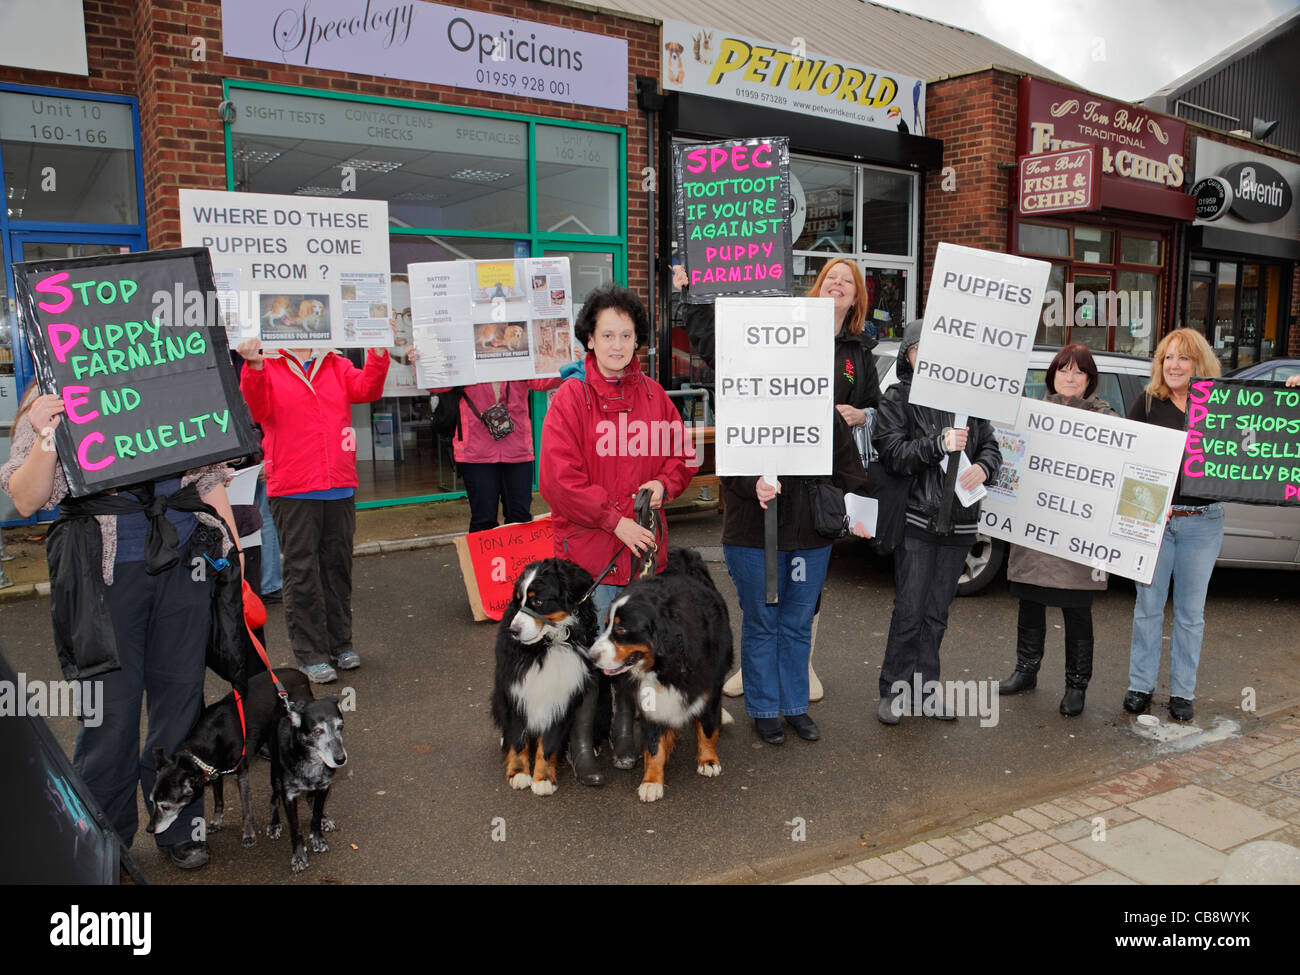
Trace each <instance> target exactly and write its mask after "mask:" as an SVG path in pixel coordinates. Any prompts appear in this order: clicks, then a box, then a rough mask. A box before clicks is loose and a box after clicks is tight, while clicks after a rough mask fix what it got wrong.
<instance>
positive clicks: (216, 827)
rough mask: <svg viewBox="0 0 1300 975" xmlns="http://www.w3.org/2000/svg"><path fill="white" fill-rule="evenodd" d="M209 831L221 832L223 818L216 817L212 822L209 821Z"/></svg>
mask: <svg viewBox="0 0 1300 975" xmlns="http://www.w3.org/2000/svg"><path fill="white" fill-rule="evenodd" d="M208 832H209V833H219V832H221V820H219V819H214V820H212V822H210V823H208Z"/></svg>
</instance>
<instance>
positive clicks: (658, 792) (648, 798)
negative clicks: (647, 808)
mask: <svg viewBox="0 0 1300 975" xmlns="http://www.w3.org/2000/svg"><path fill="white" fill-rule="evenodd" d="M636 794H637V798H638V799H640V800H641V801H642V802H654V801H655V800H656V799H662V798H663V797H664V784H663V783H662V782H642V783H641V784H640V785H639V786H637V787H636Z"/></svg>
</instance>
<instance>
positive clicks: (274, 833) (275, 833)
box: [266, 823, 284, 840]
mask: <svg viewBox="0 0 1300 975" xmlns="http://www.w3.org/2000/svg"><path fill="white" fill-rule="evenodd" d="M282 832H284V827H283V826H281V825H280V824H279V823H272V824H271V825H269V826H268V827H266V835H267V836H268V837H270V838H271V839H273V840H278V839H279V838H280V834H281V833H282Z"/></svg>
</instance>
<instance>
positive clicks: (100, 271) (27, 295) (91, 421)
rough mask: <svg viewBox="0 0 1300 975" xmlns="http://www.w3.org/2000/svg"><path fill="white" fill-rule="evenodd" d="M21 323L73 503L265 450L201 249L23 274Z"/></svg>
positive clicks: (20, 268)
mask: <svg viewBox="0 0 1300 975" xmlns="http://www.w3.org/2000/svg"><path fill="white" fill-rule="evenodd" d="M14 287H15V293H16V297H17V301H18V318H19V321H20V322H21V323H22V327H23V334H24V335H25V336H26V338H27V346H28V348H29V349H30V350H31V352H32V360H33V363H34V365H35V368H36V378H37V380H38V382H39V383H40V388H41V391H42V392H44V393H59V394H61V395H62V396H63V402H64V404H65V405H66V407H67V410H66V412H65V413H64V414H63V419H62V421H61V422H60V423H59V425H58V427H57V428H56V430H55V433H54V443H55V446H56V448H57V449H58V452H59V460H60V461H61V462H62V464H63V468H64V470H65V471H66V472H67V475H68V485H69V487H70V489H71V491H72V494H73V496H74V497H80V496H82V495H86V494H94V493H95V492H97V491H104V490H107V489H109V488H116V487H123V486H125V485H128V484H139V483H140V482H142V481H152V480H156V479H158V478H163V477H168V476H172V475H175V474H179V473H181V472H182V471H186V470H189V469H191V468H194V467H202V466H204V465H205V464H213V463H217V462H219V461H225V460H231V459H235V458H239V457H244V456H247V455H248V454H251V453H253V452H254V451H255V450H256V449H257V447H258V439H257V437H256V436H255V435H254V433H253V429H252V426H251V423H250V421H249V418H248V408H247V407H246V406H245V405H244V400H243V397H242V396H240V394H239V383H238V381H237V380H236V379H235V371H234V368H233V367H232V366H231V364H230V351H229V349H228V348H227V346H226V334H225V332H224V331H223V330H222V329H220V328H218V327H217V326H216V325H215V311H214V309H215V302H214V301H213V300H211V299H212V294H213V285H212V268H211V265H209V263H208V252H207V251H206V250H204V249H202V248H190V249H187V250H172V251H151V252H146V253H138V254H111V255H107V256H103V257H87V258H73V259H71V260H60V261H29V262H27V263H23V264H15V265H14Z"/></svg>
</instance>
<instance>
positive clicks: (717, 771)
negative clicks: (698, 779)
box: [695, 762, 722, 779]
mask: <svg viewBox="0 0 1300 975" xmlns="http://www.w3.org/2000/svg"><path fill="white" fill-rule="evenodd" d="M695 771H697V772H699V773H700V774H701V775H703V776H706V777H708V778H710V779H711V778H713V777H714V776H715V775H721V774H722V765H721V763H719V762H705V763H704V764H702V765H697V766H695Z"/></svg>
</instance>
